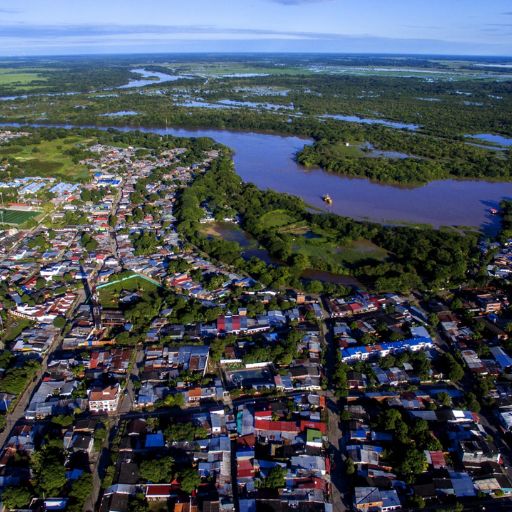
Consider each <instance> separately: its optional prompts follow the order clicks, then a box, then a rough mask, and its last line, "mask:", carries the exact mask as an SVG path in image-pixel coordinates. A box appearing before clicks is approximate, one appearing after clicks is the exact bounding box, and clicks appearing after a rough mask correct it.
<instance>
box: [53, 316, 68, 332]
mask: <svg viewBox="0 0 512 512" xmlns="http://www.w3.org/2000/svg"><path fill="white" fill-rule="evenodd" d="M65 325H66V318H65V317H63V316H60V315H59V316H56V317H55V318H54V320H53V326H54V327H56V328H57V329H62V328H63V327H64V326H65Z"/></svg>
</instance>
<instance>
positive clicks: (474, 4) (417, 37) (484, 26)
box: [0, 0, 512, 56]
mask: <svg viewBox="0 0 512 512" xmlns="http://www.w3.org/2000/svg"><path fill="white" fill-rule="evenodd" d="M191 51H200V52H252V51H284V52H379V53H439V54H471V55H507V56H512V2H511V0H0V54H2V55H62V54H80V53H134V52H136V53H145V52H148V53H149V52H191Z"/></svg>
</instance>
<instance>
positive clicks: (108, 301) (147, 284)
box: [98, 271, 158, 308]
mask: <svg viewBox="0 0 512 512" xmlns="http://www.w3.org/2000/svg"><path fill="white" fill-rule="evenodd" d="M157 288H158V285H157V284H156V283H153V282H151V281H150V280H148V279H145V278H144V277H142V276H140V275H138V274H135V273H134V272H131V271H129V272H123V273H122V274H117V275H115V276H113V277H112V278H111V280H110V281H109V282H108V283H106V284H105V285H102V286H101V287H98V294H99V299H100V304H101V305H102V306H103V307H105V308H117V307H118V306H119V300H120V299H121V298H122V295H123V292H141V293H148V292H153V291H155V290H156V289H157Z"/></svg>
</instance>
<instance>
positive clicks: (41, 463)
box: [32, 446, 66, 496]
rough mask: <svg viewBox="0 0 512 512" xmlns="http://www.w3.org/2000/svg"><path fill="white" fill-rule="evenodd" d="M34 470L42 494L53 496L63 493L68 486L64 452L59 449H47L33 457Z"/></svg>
mask: <svg viewBox="0 0 512 512" xmlns="http://www.w3.org/2000/svg"><path fill="white" fill-rule="evenodd" d="M32 468H33V470H34V474H35V476H36V481H37V485H38V487H39V490H40V492H42V493H43V492H44V493H45V494H46V495H47V496H53V495H56V494H58V493H60V492H61V490H62V488H63V487H64V485H66V469H65V467H64V460H63V456H62V450H61V449H59V448H58V447H50V446H48V447H46V448H43V449H42V450H40V451H37V452H35V453H34V455H33V456H32Z"/></svg>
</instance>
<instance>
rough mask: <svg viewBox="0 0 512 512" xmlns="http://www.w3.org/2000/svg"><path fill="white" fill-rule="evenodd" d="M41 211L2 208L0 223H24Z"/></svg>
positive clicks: (0, 210)
mask: <svg viewBox="0 0 512 512" xmlns="http://www.w3.org/2000/svg"><path fill="white" fill-rule="evenodd" d="M40 213H41V212H27V211H23V210H2V209H0V224H2V223H3V224H16V225H19V224H23V223H24V222H26V221H27V220H30V219H33V218H34V217H37V216H38V215H39V214H40Z"/></svg>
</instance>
